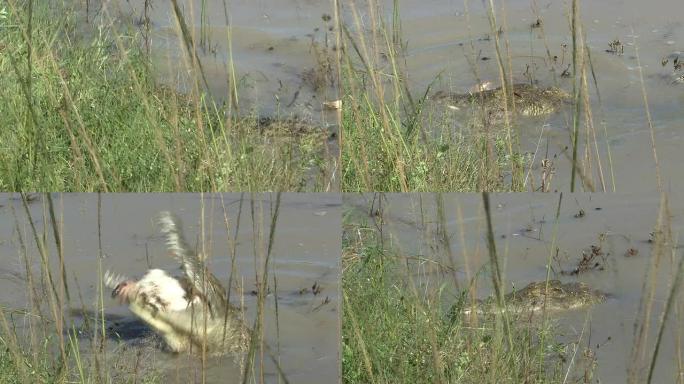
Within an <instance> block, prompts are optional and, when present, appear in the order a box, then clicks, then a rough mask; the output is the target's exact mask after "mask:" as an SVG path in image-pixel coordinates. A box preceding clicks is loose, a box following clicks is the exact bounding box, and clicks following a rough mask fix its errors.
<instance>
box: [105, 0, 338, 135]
mask: <svg viewBox="0 0 684 384" xmlns="http://www.w3.org/2000/svg"><path fill="white" fill-rule="evenodd" d="M145 3H146V1H144V0H134V1H113V2H111V3H108V4H107V6H106V9H108V10H109V12H108V15H111V17H113V19H114V22H115V23H118V24H121V25H126V24H129V25H130V24H133V25H137V26H138V28H140V31H143V30H144V27H143V25H142V20H144V14H145V12H144V9H145V8H144V4H145ZM150 3H151V4H152V7H151V8H149V9H148V13H147V15H148V17H149V20H150V30H151V32H150V36H151V37H150V47H151V52H152V55H153V57H154V60H155V65H156V70H157V72H158V73H159V74H160V76H161V77H162V79H164V80H165V81H166V82H169V83H170V84H173V85H176V86H179V87H180V88H181V90H182V89H183V87H184V84H185V83H184V82H180V83H179V81H178V79H179V78H183V74H184V73H185V72H186V69H187V65H186V63H185V62H184V52H185V51H184V49H185V48H184V47H183V46H182V45H181V44H180V41H182V40H179V29H178V27H177V22H176V19H175V16H174V12H173V7H172V5H171V2H169V1H151V2H150ZM178 3H179V5H180V6H181V7H182V12H183V14H184V17H185V19H186V23H187V24H188V25H189V26H190V28H191V32H192V33H194V34H195V37H196V40H197V41H198V43H200V42H202V41H206V44H203V45H200V46H199V47H198V48H199V50H198V55H199V59H200V61H201V64H202V66H203V68H204V70H205V75H206V77H207V82H208V84H209V87H210V91H211V93H212V95H213V96H214V97H215V98H217V99H218V100H226V99H227V96H228V94H229V90H230V89H229V87H228V74H229V73H230V71H231V70H232V69H234V70H235V75H236V77H237V78H238V79H239V84H238V87H239V90H238V97H239V102H240V108H241V109H242V110H243V111H252V110H255V111H256V112H257V113H259V114H266V115H273V114H275V113H280V114H285V115H289V114H291V113H296V114H299V115H305V116H306V115H309V116H311V117H313V118H315V119H316V120H321V119H322V120H323V121H324V122H330V123H333V122H335V121H336V120H335V115H334V114H331V113H326V112H325V110H324V109H323V108H322V103H323V102H324V101H330V100H335V99H336V98H337V95H336V93H335V92H336V91H335V89H334V88H333V87H331V86H330V85H331V84H330V83H329V82H328V83H326V82H324V81H322V80H324V78H322V77H319V76H318V74H317V71H318V70H319V67H320V66H319V65H318V63H319V61H318V59H319V58H320V59H322V58H323V56H324V55H323V53H325V54H333V51H332V48H333V46H334V32H331V31H330V30H329V28H330V27H331V26H332V22H331V21H330V20H328V17H329V16H330V15H331V14H332V9H331V5H330V3H329V2H318V1H302V0H288V1H276V0H267V1H263V0H260V1H248V0H241V1H230V2H228V1H226V2H223V1H202V0H192V1H179V2H178ZM203 3H204V5H205V8H204V9H203V8H202V4H203ZM224 3H225V4H226V8H224ZM324 15H326V20H324ZM229 26H230V27H229ZM204 36H206V37H205V38H204ZM229 36H230V37H231V39H230V40H229V39H228V37H229ZM317 52H320V53H321V55H318V54H317ZM231 59H232V63H233V68H231V67H230V63H231ZM327 75H329V76H332V74H327ZM317 79H318V80H317ZM329 79H330V78H328V80H329Z"/></svg>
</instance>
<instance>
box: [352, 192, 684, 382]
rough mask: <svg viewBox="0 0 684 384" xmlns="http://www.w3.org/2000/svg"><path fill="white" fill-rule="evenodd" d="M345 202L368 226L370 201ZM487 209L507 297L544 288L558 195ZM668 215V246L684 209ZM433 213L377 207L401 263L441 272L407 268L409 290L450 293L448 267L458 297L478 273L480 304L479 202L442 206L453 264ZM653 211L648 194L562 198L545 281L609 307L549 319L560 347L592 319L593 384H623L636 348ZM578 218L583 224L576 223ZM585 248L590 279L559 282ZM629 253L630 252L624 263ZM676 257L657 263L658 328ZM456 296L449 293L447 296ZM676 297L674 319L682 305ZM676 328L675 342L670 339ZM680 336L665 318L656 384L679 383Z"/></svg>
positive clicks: (404, 198) (394, 204)
mask: <svg viewBox="0 0 684 384" xmlns="http://www.w3.org/2000/svg"><path fill="white" fill-rule="evenodd" d="M344 199H345V205H347V206H350V207H353V208H354V212H355V214H354V215H353V216H352V217H356V218H357V219H358V220H365V221H366V222H368V221H369V216H368V215H367V212H369V210H368V207H369V205H370V202H371V201H372V195H366V196H363V197H360V196H351V195H347V196H345V198H344ZM491 205H492V209H493V226H494V232H495V236H496V246H497V250H498V253H499V255H500V256H501V258H500V260H501V261H500V263H501V265H502V269H503V272H504V279H505V281H506V287H507V289H506V290H507V291H510V290H511V289H512V287H513V286H515V287H516V288H518V289H519V288H522V287H524V286H526V285H527V284H528V283H530V282H533V281H540V280H544V279H545V278H546V268H545V265H546V264H547V258H548V257H549V253H550V252H552V245H551V242H552V237H553V236H552V235H553V223H554V218H555V214H556V208H557V205H558V195H552V196H549V195H540V194H529V195H527V194H524V195H523V194H502V195H494V196H491ZM671 206H672V209H671V212H670V213H671V220H672V226H673V228H672V231H673V237H674V238H675V239H677V238H679V239H681V235H682V234H683V233H684V205H682V204H681V203H679V204H677V203H676V202H673V203H672V204H671ZM377 207H378V205H377V200H376V205H375V208H376V209H377ZM435 207H436V202H435V196H434V195H431V194H424V195H388V197H387V200H386V201H383V209H384V216H383V217H384V219H385V224H386V225H385V227H384V231H385V233H386V234H387V235H388V236H389V238H390V239H391V241H392V243H393V244H394V245H395V246H397V247H398V248H399V249H400V250H401V252H402V253H401V254H405V255H410V256H415V255H420V256H423V257H425V258H427V259H429V260H433V261H438V262H440V263H441V264H442V265H444V266H445V267H444V269H442V270H439V269H438V268H436V267H435V264H434V263H411V268H412V269H411V271H414V275H415V278H416V281H421V282H422V283H423V284H425V285H426V288H430V287H431V288H432V289H438V288H439V287H440V284H442V283H444V282H445V281H446V282H449V283H450V284H448V286H452V287H453V286H454V285H453V281H454V280H453V274H452V272H451V269H450V267H453V268H455V270H456V273H455V276H456V278H457V280H458V281H459V282H460V284H461V285H462V287H463V286H465V284H466V282H467V281H468V280H467V278H468V277H469V276H470V277H471V278H472V277H473V276H475V274H476V273H478V272H479V273H480V277H479V280H478V291H477V292H478V296H479V297H480V298H483V297H486V296H487V295H489V294H490V293H491V290H490V287H491V280H490V277H489V275H488V274H487V273H486V272H485V271H484V270H482V267H483V266H485V265H486V263H487V262H488V253H487V247H486V243H485V238H486V235H485V228H486V224H485V221H484V217H483V210H482V199H481V197H480V195H473V194H467V195H464V194H460V195H457V194H451V195H445V196H444V207H445V208H444V212H445V217H446V229H447V233H448V234H449V236H450V241H451V244H450V247H449V248H450V250H451V252H452V254H453V259H450V258H449V257H448V256H447V255H448V252H447V251H446V250H447V247H445V246H444V245H443V243H440V242H439V241H438V240H437V239H439V236H438V235H437V232H436V231H437V219H436V218H437V217H438V215H437V213H436V209H435ZM459 209H460V213H459ZM658 209H659V199H658V197H657V196H655V195H653V194H646V195H644V194H631V195H616V196H615V195H614V196H610V197H607V196H598V195H594V196H589V195H565V196H564V197H563V201H562V206H561V213H560V219H559V227H558V237H557V243H556V246H557V247H558V250H559V251H558V256H555V257H554V258H553V261H552V263H551V265H552V267H553V270H554V272H552V274H551V278H558V279H560V280H562V281H564V282H573V281H583V282H586V283H587V284H589V285H591V286H592V287H593V288H594V289H598V290H601V291H603V292H606V293H607V294H608V295H609V299H608V300H607V301H606V302H604V303H601V304H598V305H595V306H594V307H593V308H591V309H590V310H588V311H587V310H578V311H570V312H563V313H559V314H557V315H554V316H553V317H554V318H555V319H556V321H558V325H559V331H560V332H561V335H562V336H561V340H564V341H566V342H576V341H577V340H578V339H580V334H581V333H582V329H583V324H584V321H585V319H586V316H587V315H588V316H589V319H590V322H589V323H588V324H589V326H588V328H586V329H585V330H584V332H585V333H584V334H583V335H582V336H581V338H582V343H583V344H584V345H586V343H587V335H590V342H589V344H590V345H591V349H592V350H593V351H594V352H595V354H596V359H597V363H598V365H597V371H596V375H595V378H596V379H600V382H611V383H612V382H615V383H618V382H626V377H627V367H628V364H629V358H630V351H631V350H632V345H633V342H634V336H633V332H634V321H635V318H636V314H637V313H638V310H639V301H640V298H641V296H642V288H643V284H644V280H645V275H646V270H647V267H648V265H649V264H650V263H651V261H652V258H653V255H652V253H651V252H652V249H653V244H652V243H650V242H649V238H650V236H649V234H650V232H651V231H653V229H654V226H655V224H656V221H657V217H658ZM580 210H582V211H583V212H584V216H583V217H575V216H576V215H578V214H579V213H580ZM578 216H579V215H578ZM592 245H594V246H600V248H601V253H602V256H600V257H598V258H597V259H596V261H597V262H599V266H598V267H597V268H596V269H592V270H590V271H587V272H584V273H580V274H579V275H572V274H570V275H567V274H563V273H562V271H566V272H569V271H572V270H573V269H574V268H575V267H577V265H578V262H579V260H580V259H581V258H582V253H583V252H589V253H591V246H592ZM630 248H632V249H634V251H633V252H632V254H630V255H627V252H628V250H629V249H630ZM554 253H555V252H554ZM681 257H683V256H682V248H681V247H679V248H678V249H677V250H676V252H675V254H674V255H669V254H666V255H665V256H664V257H663V259H662V260H661V262H660V268H659V270H658V274H657V284H656V294H655V299H654V302H653V311H654V312H653V313H654V314H656V315H654V319H658V318H659V316H660V314H661V312H662V310H663V306H664V303H665V298H666V292H667V290H668V289H669V288H668V287H669V284H670V282H671V281H672V276H671V274H672V271H673V270H674V269H675V268H674V263H676V262H678V261H679V260H680V258H681ZM673 259H674V260H673ZM592 266H593V264H592ZM457 291H458V290H456V289H453V292H457ZM679 296H680V297H679V308H680V311H681V308H682V301H683V300H684V298H682V297H681V295H679ZM454 297H456V296H454ZM655 322H657V320H654V323H655ZM654 328H655V327H651V328H650V331H651V332H650V333H649V338H648V345H649V349H648V351H651V350H652V349H651V348H652V345H653V341H654V340H655V335H656V333H655V331H654ZM677 328H678V329H679V332H676V331H677ZM682 329H684V319H682V318H681V315H680V318H679V320H678V322H677V320H676V319H675V316H672V317H671V318H670V321H669V323H668V324H667V326H666V331H665V337H664V343H663V344H662V345H661V351H660V353H661V354H660V356H659V361H658V364H657V366H656V372H655V376H654V381H653V382H663V383H665V382H673V381H674V378H675V377H676V375H677V374H679V375H682V374H684V373H683V372H679V373H677V369H678V368H677V362H676V361H677V355H676V353H675V340H676V338H677V337H680V338H681V337H682ZM649 353H650V352H649ZM579 356H581V355H580V354H578V357H579ZM577 361H578V362H580V361H581V359H579V358H578V360H577ZM592 382H596V381H595V380H594V381H592Z"/></svg>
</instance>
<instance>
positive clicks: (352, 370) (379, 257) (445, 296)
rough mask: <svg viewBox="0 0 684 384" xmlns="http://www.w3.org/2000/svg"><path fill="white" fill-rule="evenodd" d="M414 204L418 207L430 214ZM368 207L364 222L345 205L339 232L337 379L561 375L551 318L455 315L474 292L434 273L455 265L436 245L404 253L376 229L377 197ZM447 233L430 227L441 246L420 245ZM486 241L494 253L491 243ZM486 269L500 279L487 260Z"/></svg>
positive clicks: (549, 379)
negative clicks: (340, 373)
mask: <svg viewBox="0 0 684 384" xmlns="http://www.w3.org/2000/svg"><path fill="white" fill-rule="evenodd" d="M383 198H384V197H380V199H383ZM439 199H440V197H437V200H438V201H439ZM420 200H421V201H422V199H420ZM418 204H420V205H421V208H420V212H421V216H422V215H427V216H428V217H431V212H426V211H423V207H422V203H421V202H418ZM425 208H426V207H425ZM371 209H372V211H373V212H375V214H374V215H375V219H372V222H364V221H363V220H358V219H351V218H352V217H353V215H352V214H350V215H348V217H349V219H347V222H346V224H345V231H344V237H343V246H344V248H343V268H344V269H343V272H344V273H343V280H342V281H343V290H344V304H345V306H344V314H343V316H344V321H343V342H342V348H343V351H342V356H343V381H344V382H345V383H363V382H374V383H394V382H416V383H433V382H434V383H456V382H458V383H481V382H496V383H520V382H527V383H560V382H562V380H563V374H564V373H565V372H564V370H563V367H564V364H563V361H562V360H563V359H562V358H561V356H566V354H568V351H569V350H568V349H566V347H565V346H564V345H561V344H559V343H558V342H557V341H556V340H555V337H554V335H555V330H554V327H553V325H552V323H551V322H548V323H544V324H543V325H539V324H535V323H534V322H533V320H531V319H530V318H527V317H525V316H520V315H516V314H512V313H509V314H507V315H506V316H505V317H502V316H500V315H495V316H492V317H489V316H487V317H480V318H478V317H477V316H475V315H474V313H473V312H471V315H469V316H467V315H464V314H463V310H464V309H465V308H466V307H467V306H469V305H470V304H472V302H471V299H470V298H469V297H474V296H469V293H472V292H469V289H468V287H469V286H470V284H471V282H465V284H464V282H462V281H461V282H460V284H459V287H465V290H464V291H462V293H461V294H459V293H458V290H454V289H453V288H450V287H449V286H450V283H451V279H448V281H449V283H447V280H443V279H441V278H440V276H447V275H450V274H452V273H454V275H455V271H450V267H449V265H450V264H449V263H450V262H449V260H446V259H443V258H442V257H443V256H442V255H441V253H440V251H435V252H436V254H435V255H432V256H426V257H421V256H415V257H414V256H410V255H406V254H405V253H403V252H402V250H401V249H400V248H398V245H397V244H396V243H394V242H393V241H392V238H393V236H392V235H391V234H385V235H384V236H383V233H382V232H383V230H382V226H383V220H384V217H385V214H387V212H384V211H383V209H382V206H381V205H374V207H373V208H371ZM426 209H427V208H426ZM440 209H443V208H439V204H438V208H437V210H438V211H439V210H440ZM428 210H429V209H428ZM423 219H425V218H424V217H423V218H416V220H417V223H425V221H424V220H423ZM428 220H429V219H428ZM440 220H441V219H440ZM438 226H439V228H440V229H438V231H441V230H443V229H445V227H444V223H442V224H438ZM418 228H424V225H423V224H420V225H419V226H418ZM451 236H452V234H448V233H447V234H445V235H444V236H441V235H439V236H437V237H436V240H435V241H436V242H437V243H441V247H440V246H438V245H436V244H433V245H430V246H426V247H425V248H426V249H432V250H433V251H434V250H436V249H442V250H444V251H446V247H448V245H446V244H445V243H444V240H443V239H444V238H445V237H451ZM490 251H491V252H490V255H491V257H493V258H494V259H498V256H497V254H496V251H495V249H494V248H490ZM446 257H447V258H448V257H451V256H449V252H446ZM452 261H453V260H452ZM471 264H472V260H471ZM492 268H493V267H492ZM466 273H468V274H469V273H470V272H469V271H466ZM496 276H499V278H498V279H495V277H496ZM492 278H493V279H495V280H496V281H501V279H502V278H501V276H500V275H499V274H497V273H494V271H493V269H492ZM500 299H501V300H503V295H500ZM504 305H505V304H504V303H503V302H502V303H501V306H504ZM502 313H506V311H502ZM567 356H570V355H567Z"/></svg>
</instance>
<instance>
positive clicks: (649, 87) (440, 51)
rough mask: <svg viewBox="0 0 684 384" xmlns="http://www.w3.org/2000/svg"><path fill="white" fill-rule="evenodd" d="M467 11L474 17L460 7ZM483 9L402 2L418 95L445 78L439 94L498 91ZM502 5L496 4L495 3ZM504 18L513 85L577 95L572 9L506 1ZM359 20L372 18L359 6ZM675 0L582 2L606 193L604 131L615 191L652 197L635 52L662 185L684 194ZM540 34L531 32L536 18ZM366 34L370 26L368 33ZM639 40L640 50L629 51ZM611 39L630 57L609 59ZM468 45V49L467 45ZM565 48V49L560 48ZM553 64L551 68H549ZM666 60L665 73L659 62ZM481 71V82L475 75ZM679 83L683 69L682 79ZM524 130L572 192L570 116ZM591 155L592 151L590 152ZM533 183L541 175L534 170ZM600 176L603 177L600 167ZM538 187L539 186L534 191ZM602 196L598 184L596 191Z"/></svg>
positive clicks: (472, 4) (683, 87)
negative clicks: (484, 86) (482, 84)
mask: <svg viewBox="0 0 684 384" xmlns="http://www.w3.org/2000/svg"><path fill="white" fill-rule="evenodd" d="M466 3H467V4H468V9H466V7H465V6H464V4H466ZM485 4H488V2H484V1H483V2H480V1H467V2H464V1H460V0H457V1H448V0H433V1H416V0H408V1H402V2H400V10H399V13H400V18H401V28H402V34H403V39H404V41H406V42H407V46H408V48H407V58H406V63H407V67H408V81H409V84H410V88H411V89H412V90H413V91H414V92H416V94H420V95H422V94H423V93H424V92H425V89H426V87H427V86H428V85H429V84H431V83H432V82H433V80H435V78H437V77H438V76H440V81H438V82H437V83H436V85H433V88H432V90H433V92H434V91H435V90H436V88H438V89H441V90H451V91H453V92H457V93H462V92H467V90H468V89H469V88H471V87H472V86H474V85H475V84H477V82H478V80H482V81H491V82H492V83H493V84H494V85H495V86H497V85H499V83H500V82H499V80H498V79H499V72H498V64H497V60H496V53H495V49H494V40H493V38H492V36H491V31H490V26H489V21H488V18H487V12H486V8H485ZM499 4H500V3H499ZM505 6H506V9H505V12H502V10H501V9H497V22H498V23H499V24H500V25H504V24H505V25H506V26H507V28H506V30H507V35H503V36H502V41H501V47H502V48H501V49H502V52H503V53H504V54H505V55H506V56H508V54H507V53H506V52H507V47H506V46H505V45H504V41H503V38H507V39H508V41H509V47H508V50H509V51H510V57H511V66H512V77H513V80H514V81H515V82H525V81H529V79H530V78H532V79H534V80H537V81H539V84H541V85H543V86H550V85H553V84H556V83H557V84H558V85H559V86H560V87H561V88H564V89H566V90H568V91H571V90H572V79H568V78H562V77H561V76H560V74H561V73H562V72H563V71H564V70H565V69H567V68H568V65H569V64H571V62H572V48H571V47H572V40H571V34H570V28H569V23H568V15H569V9H568V7H569V3H568V2H539V1H536V2H535V1H530V0H513V1H506V2H505ZM358 8H359V10H360V12H361V14H362V15H363V18H362V19H363V20H369V16H368V11H367V9H364V8H363V6H361V5H358ZM680 8H681V2H680V1H678V0H665V1H658V2H657V3H649V2H642V1H638V0H626V1H617V0H609V1H585V2H580V12H581V17H582V25H583V27H584V33H585V36H586V42H587V45H588V46H589V48H590V50H591V58H592V61H593V65H594V71H595V74H596V78H597V82H598V89H599V91H600V96H601V103H600V104H599V100H598V97H597V94H596V89H595V87H594V86H593V85H592V84H593V80H592V79H591V74H590V75H589V76H590V78H589V79H588V81H589V84H590V87H591V89H592V90H591V101H592V113H593V116H594V124H595V126H596V127H597V130H598V133H597V135H599V136H598V138H599V149H598V150H599V154H600V156H601V158H602V162H603V168H604V169H603V173H604V176H605V179H606V189H607V190H612V182H611V176H610V171H609V169H608V168H609V166H608V151H607V149H608V146H607V145H606V142H605V139H604V136H603V132H604V131H603V129H604V126H603V125H602V123H605V129H606V130H607V132H608V137H609V143H610V149H611V151H612V153H611V154H612V161H613V168H614V174H615V182H614V184H615V189H616V190H617V191H621V192H640V191H653V190H656V187H655V184H656V177H655V171H654V161H653V155H652V153H651V144H650V136H649V132H648V125H647V122H646V118H645V110H644V101H643V98H642V92H641V84H640V81H639V73H638V64H637V60H636V50H635V48H636V47H638V50H639V52H638V53H639V57H640V60H641V64H642V68H643V75H644V81H645V88H646V93H647V95H648V100H649V106H650V108H651V114H652V118H653V124H654V129H655V131H656V134H655V140H656V145H657V146H658V156H659V158H660V161H661V162H662V167H663V177H664V179H665V181H666V184H667V185H669V186H670V187H671V190H672V191H673V192H675V191H676V190H678V189H681V186H682V181H681V179H680V178H678V177H677V173H676V170H677V169H676V166H677V165H678V164H679V163H681V162H682V160H684V154H682V152H681V151H680V148H681V147H682V145H683V144H684V136H682V135H681V126H682V113H681V111H682V106H683V105H684V84H673V83H672V82H673V80H674V78H675V77H673V76H672V75H673V59H674V57H676V56H677V54H679V55H680V60H681V59H682V57H681V56H684V55H683V54H682V53H681V52H682V51H684V23H682V21H681V17H680V15H679V14H678V13H677V11H676V10H677V9H680ZM384 10H385V16H386V20H391V11H392V10H391V3H390V2H386V3H385V9H384ZM538 18H539V19H541V22H542V28H531V25H532V24H534V23H535V22H536V20H537V19H538ZM366 27H368V26H366ZM634 38H636V40H635V42H636V46H635V45H634V44H633V42H634V40H633V39H634ZM615 39H618V40H620V41H621V42H622V43H623V44H624V54H623V55H614V54H610V53H607V52H605V51H606V50H607V49H609V43H610V42H611V41H613V40H615ZM471 42H472V46H471ZM564 44H566V45H567V48H563V45H564ZM547 47H548V51H549V54H550V56H551V57H553V56H557V61H556V62H555V63H553V62H552V60H549V55H547ZM666 57H667V58H669V61H668V63H667V64H666V65H665V66H662V65H661V61H662V59H663V58H666ZM476 73H477V75H476ZM678 74H679V76H681V75H683V74H684V71H679V72H678ZM523 125H524V126H523V127H522V135H523V141H522V145H523V149H524V150H525V151H531V152H533V151H534V150H535V148H536V147H537V144H538V141H539V137H540V134H541V136H542V142H541V145H540V148H541V149H540V150H538V157H537V160H538V159H539V158H540V157H543V156H545V155H546V153H547V150H546V148H547V145H548V157H549V158H551V159H553V160H554V162H555V165H556V168H557V171H558V172H557V174H556V177H555V178H554V180H553V185H552V188H554V189H558V190H568V189H569V183H570V177H569V174H570V171H569V168H568V163H569V161H568V158H567V157H566V154H563V151H562V149H563V148H564V147H565V146H567V145H569V143H570V141H569V127H570V126H571V125H572V119H571V111H570V110H569V108H566V109H565V110H564V111H563V113H561V114H558V115H556V116H553V117H550V118H548V119H538V120H535V121H532V122H529V121H525V122H524V124H523ZM591 150H592V153H593V156H595V155H596V154H595V151H596V150H595V148H593V146H592V148H591ZM534 172H535V176H536V177H539V175H538V174H540V173H541V172H540V171H539V170H535V171H534ZM594 172H595V174H596V175H598V171H597V167H596V165H594ZM537 184H538V183H537ZM595 189H596V190H602V187H601V185H599V184H598V182H597V184H596V185H595Z"/></svg>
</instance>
